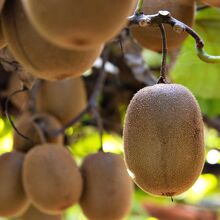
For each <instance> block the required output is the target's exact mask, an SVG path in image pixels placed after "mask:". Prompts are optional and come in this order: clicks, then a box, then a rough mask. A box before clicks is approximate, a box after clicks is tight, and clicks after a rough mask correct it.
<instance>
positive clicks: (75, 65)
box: [2, 0, 103, 80]
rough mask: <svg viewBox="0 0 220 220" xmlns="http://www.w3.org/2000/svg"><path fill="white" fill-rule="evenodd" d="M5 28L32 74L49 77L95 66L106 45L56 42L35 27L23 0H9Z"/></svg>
mask: <svg viewBox="0 0 220 220" xmlns="http://www.w3.org/2000/svg"><path fill="white" fill-rule="evenodd" d="M38 3H39V2H38ZM53 13H54V12H53ZM2 28H3V34H4V36H5V39H6V41H7V44H8V47H9V49H10V50H11V53H12V54H13V55H14V57H15V58H16V59H17V60H18V61H19V62H20V63H21V64H22V65H23V66H24V68H26V70H27V71H29V72H30V73H31V74H33V75H34V76H36V77H39V78H42V79H46V80H60V79H64V78H67V77H73V76H79V75H82V74H83V73H84V72H85V71H86V70H88V69H89V68H91V67H92V65H93V63H94V61H95V60H96V58H97V57H99V55H100V53H101V50H102V48H103V46H100V45H98V46H97V47H96V48H93V49H91V50H85V51H76V50H67V49H62V48H59V47H56V46H54V45H53V44H51V43H50V42H48V41H47V40H45V39H44V38H42V37H41V36H40V35H39V34H38V32H37V31H36V30H35V29H34V28H33V27H32V25H31V23H30V22H29V20H28V18H27V16H26V14H25V13H24V10H23V7H22V4H21V1H20V0H8V1H7V2H6V4H5V7H4V9H3V11H2Z"/></svg>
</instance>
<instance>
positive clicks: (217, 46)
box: [171, 9, 220, 101]
mask: <svg viewBox="0 0 220 220" xmlns="http://www.w3.org/2000/svg"><path fill="white" fill-rule="evenodd" d="M194 30H195V31H196V32H197V33H198V34H199V35H200V36H201V37H202V38H203V40H204V42H205V50H206V51H207V52H208V53H209V54H210V55H220V38H219V35H220V10H218V9H206V10H203V11H202V12H200V13H198V15H197V22H196V24H195V26H194ZM171 79H172V80H173V81H174V82H176V83H180V84H183V85H185V86H186V87H188V88H189V89H190V90H191V91H192V92H193V93H194V94H195V95H196V96H197V97H201V98H203V99H220V86H219V83H220V64H208V63H205V62H203V61H201V60H200V59H199V58H198V57H197V55H196V51H195V42H194V39H193V38H192V37H188V38H187V40H186V41H185V43H184V45H183V47H182V49H181V52H180V55H179V57H178V60H177V62H176V64H175V66H174V67H173V69H172V71H171ZM219 101H220V100H219Z"/></svg>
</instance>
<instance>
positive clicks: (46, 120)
mask: <svg viewBox="0 0 220 220" xmlns="http://www.w3.org/2000/svg"><path fill="white" fill-rule="evenodd" d="M34 119H36V120H38V121H39V122H40V123H39V125H40V127H41V128H42V129H43V130H45V131H49V132H50V131H52V130H56V129H60V128H61V127H62V125H61V123H60V122H59V121H58V120H57V119H56V118H55V117H53V116H52V115H50V114H47V113H41V114H36V115H33V116H31V115H30V113H27V112H26V113H24V114H23V115H21V117H20V118H18V120H17V121H16V127H17V129H18V130H19V131H20V132H21V133H22V134H23V135H25V136H26V137H28V138H30V139H31V142H30V141H28V140H25V139H24V138H23V137H21V136H20V135H18V134H17V132H15V131H14V142H13V149H14V150H18V151H22V152H27V151H29V150H30V149H31V148H32V147H34V146H35V145H37V144H41V143H42V140H41V138H40V134H39V132H38V130H37V128H36V127H35V126H36V125H35V123H34ZM45 138H46V141H47V142H49V143H57V144H63V142H64V136H63V134H60V135H58V136H56V137H53V138H51V137H47V136H46V133H45Z"/></svg>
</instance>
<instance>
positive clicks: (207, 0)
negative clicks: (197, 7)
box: [202, 0, 220, 7]
mask: <svg viewBox="0 0 220 220" xmlns="http://www.w3.org/2000/svg"><path fill="white" fill-rule="evenodd" d="M202 1H203V2H204V3H206V4H208V5H211V6H214V7H220V1H219V0H202Z"/></svg>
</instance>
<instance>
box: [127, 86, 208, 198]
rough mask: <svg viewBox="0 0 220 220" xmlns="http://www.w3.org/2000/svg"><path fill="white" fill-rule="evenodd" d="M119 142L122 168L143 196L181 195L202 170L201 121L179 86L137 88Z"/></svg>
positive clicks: (193, 103)
mask: <svg viewBox="0 0 220 220" xmlns="http://www.w3.org/2000/svg"><path fill="white" fill-rule="evenodd" d="M123 138H124V151H125V160H126V164H127V167H128V169H129V170H130V172H131V173H132V174H133V175H131V176H133V179H134V181H135V183H136V184H137V185H138V186H139V187H140V188H142V189H143V190H144V191H146V192H149V193H152V194H155V195H160V196H174V195H178V194H181V193H183V192H185V191H186V190H188V189H189V188H190V187H191V186H192V185H193V184H194V182H195V181H196V180H197V178H198V177H199V175H200V173H201V171H202V168H203V165H204V153H205V152H204V134H203V121H202V116H201V112H200V108H199V106H198V104H197V102H196V100H195V98H194V96H193V95H192V93H191V92H190V91H189V90H188V89H186V88H185V87H183V86H181V85H177V84H158V85H154V86H150V87H146V88H144V89H141V90H140V91H139V92H138V93H137V94H136V95H135V96H134V97H133V99H132V100H131V102H130V104H129V107H128V110H127V114H126V119H125V126H124V137H123Z"/></svg>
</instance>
